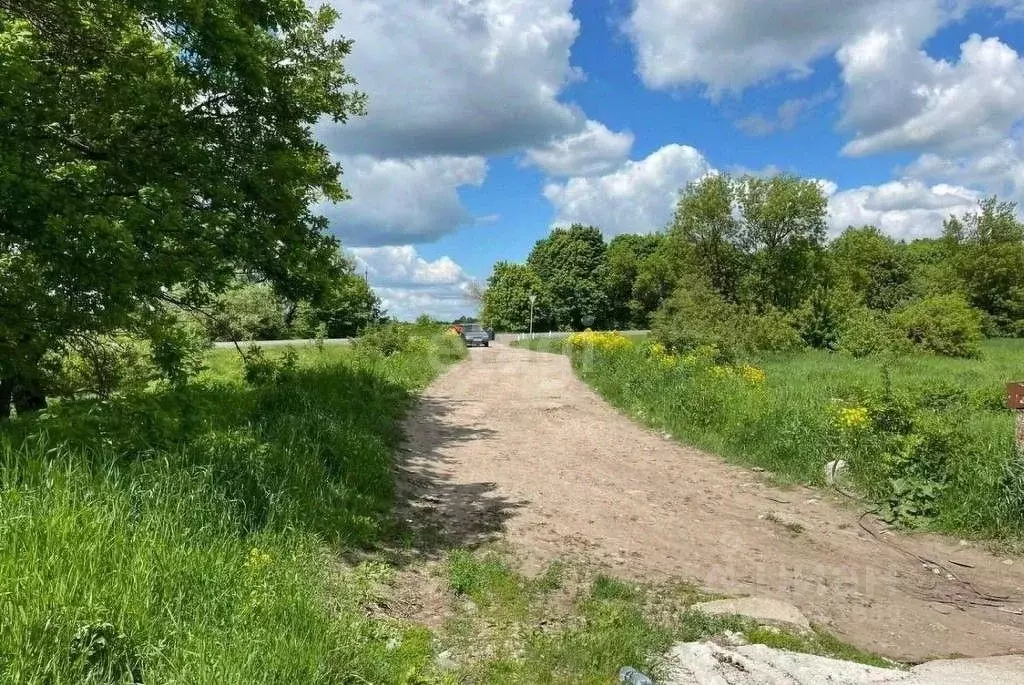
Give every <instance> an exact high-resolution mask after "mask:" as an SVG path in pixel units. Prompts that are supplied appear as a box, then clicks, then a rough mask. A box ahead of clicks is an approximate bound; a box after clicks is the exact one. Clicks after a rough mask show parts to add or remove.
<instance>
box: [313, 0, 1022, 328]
mask: <svg viewBox="0 0 1024 685" xmlns="http://www.w3.org/2000/svg"><path fill="white" fill-rule="evenodd" d="M332 4H333V5H334V6H335V7H336V8H337V9H339V11H340V12H341V15H342V18H341V21H340V23H339V26H338V30H339V32H340V33H341V34H342V35H345V36H346V37H350V38H353V39H354V40H355V46H354V51H353V54H352V56H351V58H350V61H349V67H350V70H351V71H352V73H353V74H354V75H355V77H356V78H357V79H358V81H359V87H360V89H361V90H364V91H366V92H367V93H368V95H369V103H368V114H367V115H366V116H365V117H361V118H359V119H357V120H353V121H351V122H349V123H348V124H347V125H344V126H339V125H327V124H325V125H323V126H321V127H320V128H319V129H318V136H319V137H320V138H321V140H323V141H324V142H325V143H326V144H327V145H328V147H329V149H330V150H331V152H332V153H333V154H334V155H336V157H337V158H338V159H339V160H340V161H341V163H342V165H343V168H344V170H345V173H344V175H343V177H342V182H343V184H344V185H345V186H346V188H348V189H349V191H350V192H351V194H352V199H351V200H349V201H347V202H344V203H341V204H339V205H336V206H329V207H322V208H321V209H322V211H324V213H325V214H326V215H327V216H328V217H329V218H330V220H331V227H332V231H334V232H335V234H337V235H338V236H339V237H340V238H341V240H342V242H343V244H344V245H345V246H346V248H348V249H349V250H350V251H351V253H352V254H353V256H354V257H355V258H356V260H357V263H358V264H359V267H360V268H361V269H363V270H365V271H366V272H367V273H368V275H369V278H370V282H371V284H372V285H373V286H374V287H375V288H376V289H377V291H378V293H379V294H380V295H381V296H382V298H383V299H384V301H385V305H386V306H387V308H388V309H389V311H390V312H391V313H392V314H394V315H397V316H400V317H413V316H416V315H417V314H419V313H422V312H428V313H431V314H434V315H437V316H441V317H454V316H457V315H459V314H462V313H472V312H473V311H474V310H475V306H474V304H473V303H472V301H471V299H470V298H469V297H468V295H467V289H468V287H469V285H470V284H471V283H472V282H473V281H483V280H485V279H486V278H487V276H488V275H489V273H490V269H491V266H492V265H493V263H494V262H495V261H498V260H513V261H519V260H523V259H525V257H526V255H527V254H528V253H529V251H530V249H531V247H532V246H533V244H534V242H536V241H537V240H538V239H539V238H541V237H543V236H544V235H546V234H547V232H548V231H549V230H550V229H551V227H552V226H553V225H556V224H562V223H570V222H573V221H579V222H582V223H590V224H593V225H595V226H598V227H600V228H601V229H602V230H603V231H604V232H605V234H606V236H608V237H609V238H611V237H612V236H614V235H617V234H620V233H629V232H648V231H653V230H659V229H661V228H663V227H664V225H665V223H666V222H667V220H668V219H669V217H670V216H671V211H672V205H673V203H674V198H675V196H676V193H677V192H678V190H679V188H680V187H682V186H684V185H685V184H686V183H687V182H689V181H692V180H695V179H697V178H699V177H701V176H702V175H704V174H707V173H716V172H739V173H742V172H751V173H761V174H765V173H773V172H775V171H779V170H781V171H787V172H794V173H798V174H800V175H803V176H806V177H811V178H815V179H818V180H819V181H820V183H821V184H822V188H823V189H824V190H825V191H826V192H827V193H828V194H829V198H830V223H831V226H832V228H833V230H834V231H838V230H841V229H842V228H843V227H844V226H846V225H849V224H862V223H871V224H875V225H878V226H879V227H880V228H881V229H882V230H884V231H886V232H888V233H890V234H891V235H894V236H896V237H900V238H913V237H917V236H924V235H933V234H935V233H936V232H937V231H938V230H939V229H940V227H941V224H942V220H943V218H945V217H946V216H948V215H949V214H951V213H960V212H963V211H966V210H969V209H970V208H971V207H972V206H973V205H974V204H975V203H976V201H977V199H978V198H979V197H982V196H983V195H985V194H992V193H998V194H999V195H1000V196H1002V197H1005V198H1007V199H1013V200H1020V199H1024V142H1022V139H1021V131H1022V129H1021V126H1020V124H1021V121H1020V120H1021V119H1022V118H1024V116H1022V113H1024V59H1022V57H1021V51H1022V50H1024V22H1021V21H1020V19H1021V18H1024V0H858V2H855V3H854V2H851V3H838V2H836V3H833V2H825V1H823V0H759V1H758V2H752V1H751V0H717V1H716V2H714V3H708V2H706V0H576V1H575V2H573V1H572V0H332Z"/></svg>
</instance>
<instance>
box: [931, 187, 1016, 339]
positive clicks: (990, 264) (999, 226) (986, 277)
mask: <svg viewBox="0 0 1024 685" xmlns="http://www.w3.org/2000/svg"><path fill="white" fill-rule="evenodd" d="M943 243H944V247H945V249H946V253H947V255H949V256H951V262H952V263H951V265H950V266H951V268H952V269H953V270H955V273H956V274H957V275H958V276H959V278H960V280H961V281H962V282H963V284H964V289H965V290H966V293H967V297H968V300H969V301H970V303H971V305H973V306H974V307H977V308H978V309H980V310H981V311H982V312H984V313H985V314H986V315H987V319H988V324H989V328H990V330H991V332H993V333H998V334H1002V335H1006V334H1011V335H1020V334H1022V333H1024V225H1022V224H1021V223H1020V222H1019V221H1018V220H1017V206H1016V204H1014V203H1012V202H999V201H998V200H997V199H996V198H989V199H986V200H983V201H981V203H980V204H979V207H978V210H977V211H975V212H968V213H967V214H965V215H963V216H961V217H952V218H950V219H949V220H948V221H947V222H946V225H945V231H944V234H943Z"/></svg>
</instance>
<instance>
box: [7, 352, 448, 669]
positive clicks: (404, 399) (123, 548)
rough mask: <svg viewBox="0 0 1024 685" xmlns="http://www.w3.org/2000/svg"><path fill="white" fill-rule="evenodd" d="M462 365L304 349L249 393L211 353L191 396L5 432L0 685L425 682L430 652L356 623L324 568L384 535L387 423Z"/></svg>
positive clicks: (331, 569) (391, 628)
mask: <svg viewBox="0 0 1024 685" xmlns="http://www.w3.org/2000/svg"><path fill="white" fill-rule="evenodd" d="M282 354H283V351H275V352H273V353H268V357H270V358H272V357H275V356H277V357H280V356H281V355H282ZM463 354H464V352H463V350H462V348H461V346H447V347H444V348H441V347H439V346H437V345H435V344H433V343H431V344H421V345H419V346H418V347H416V348H415V349H411V350H409V351H406V352H402V353H399V354H396V355H394V356H392V357H390V358H386V359H385V358H382V357H380V356H373V355H362V354H357V353H356V352H354V351H352V350H349V349H346V348H338V347H334V348H325V349H324V350H323V351H317V350H316V349H315V348H307V349H306V350H304V351H303V353H302V354H301V358H300V359H299V363H298V365H297V367H296V368H295V369H294V370H293V371H291V372H288V373H284V374H283V375H282V376H281V377H280V379H279V380H278V381H276V382H270V383H267V384H264V385H263V386H260V387H252V386H250V385H247V384H245V383H243V382H242V380H241V364H240V362H239V359H238V357H237V355H236V354H235V353H234V352H233V351H219V352H215V353H212V356H211V357H210V360H209V369H208V370H207V371H206V372H205V373H204V376H203V378H201V379H200V380H199V381H198V382H197V383H195V384H193V385H192V386H191V387H189V388H186V389H183V390H157V391H154V392H151V393H148V394H145V395H142V396H135V397H130V398H122V399H120V400H114V401H111V402H109V403H99V402H90V401H82V402H77V403H70V404H62V405H58V406H55V407H53V408H52V409H51V410H50V411H48V412H47V413H46V414H44V415H42V416H40V417H38V418H31V419H24V420H17V421H14V422H11V423H10V424H9V425H7V426H6V427H4V428H3V430H2V432H0V617H2V620H0V680H3V681H4V682H18V683H50V684H54V685H56V684H57V683H87V682H95V683H122V682H147V683H170V682H188V683H261V682H263V683H284V682H289V683H341V682H375V683H385V682H387V683H390V682H413V681H414V679H415V678H416V677H418V674H420V673H427V672H430V671H432V669H433V662H432V653H431V651H430V645H429V635H427V634H426V632H425V631H423V630H422V629H415V628H408V627H403V626H401V625H399V624H390V623H389V624H385V623H380V622H373V621H370V620H369V619H367V618H366V617H365V612H363V611H362V609H361V607H360V606H359V605H358V597H357V595H356V594H354V593H353V592H352V591H351V588H350V587H349V586H348V585H345V584H341V585H339V584H338V583H337V581H336V578H337V561H336V560H335V559H336V557H335V555H336V554H337V552H338V550H339V549H341V548H345V547H369V546H372V545H374V544H375V543H377V542H378V541H380V540H382V539H384V538H386V537H387V536H388V535H389V534H390V533H391V528H392V526H391V523H390V518H389V513H390V510H391V504H392V478H391V454H392V449H393V447H394V445H395V442H396V440H397V439H398V438H399V435H398V431H397V423H396V422H397V419H398V418H399V417H400V415H401V414H402V413H403V412H404V410H405V408H406V406H407V405H408V404H409V402H410V400H411V399H412V398H413V396H414V393H415V392H416V391H417V390H418V389H419V388H422V387H423V386H424V385H425V384H426V383H428V382H429V381H430V380H431V379H432V378H433V376H434V375H435V373H436V371H437V369H438V368H440V367H441V366H442V365H443V364H445V363H448V362H450V361H453V360H454V359H457V358H459V357H461V356H462V355H463ZM389 639H392V640H393V641H392V642H391V647H390V648H389V647H388V646H387V645H388V641H389ZM396 645H397V646H396Z"/></svg>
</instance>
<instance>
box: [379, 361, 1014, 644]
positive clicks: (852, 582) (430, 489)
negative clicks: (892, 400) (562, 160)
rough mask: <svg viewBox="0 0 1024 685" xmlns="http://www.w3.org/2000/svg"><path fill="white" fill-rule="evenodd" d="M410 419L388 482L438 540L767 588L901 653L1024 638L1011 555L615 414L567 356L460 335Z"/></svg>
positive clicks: (834, 627)
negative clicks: (891, 524)
mask: <svg viewBox="0 0 1024 685" xmlns="http://www.w3.org/2000/svg"><path fill="white" fill-rule="evenodd" d="M405 429H406V435H407V442H406V447H405V450H404V451H403V455H404V459H403V463H402V464H401V465H400V468H399V477H398V478H399V490H400V493H401V494H402V495H403V496H405V497H407V498H409V505H408V506H409V507H410V508H411V509H410V511H411V512H412V513H411V514H410V516H411V517H412V519H414V520H415V522H416V523H418V524H423V525H431V526H436V527H437V528H438V529H439V530H440V532H441V536H442V537H443V539H444V541H445V544H449V545H468V546H473V545H476V544H480V543H483V542H486V541H490V540H496V539H500V540H505V541H507V542H508V543H509V544H510V545H511V546H512V548H513V549H514V550H515V552H516V554H517V556H519V557H521V558H522V559H524V563H525V564H526V565H527V567H529V566H531V565H533V564H536V565H539V564H541V563H544V562H546V561H548V560H551V559H555V558H560V557H566V556H571V557H580V558H584V559H587V560H590V561H593V562H595V563H599V564H606V565H609V566H611V567H612V571H613V572H614V573H615V574H617V575H621V576H625V577H633V578H642V579H648V580H655V581H658V580H667V579H670V578H674V579H681V580H686V581H691V582H694V583H697V584H699V585H701V586H703V587H705V588H707V589H709V590H712V591H718V592H723V593H732V594H753V595H759V596H766V597H773V598H776V599H780V600H784V601H788V602H791V603H793V604H795V605H796V606H798V607H799V608H800V609H801V610H802V611H803V612H804V613H805V614H806V615H807V616H808V617H809V618H810V619H811V620H812V621H814V622H817V623H819V624H821V625H823V626H825V627H827V628H828V629H829V630H831V631H832V632H834V633H836V634H838V635H839V636H840V637H842V638H843V639H845V640H847V641H849V642H851V643H853V644H855V645H857V646H859V647H862V648H864V649H868V650H871V651H874V652H877V653H881V654H884V655H887V656H890V657H893V658H898V659H902V660H906V661H912V662H918V661H923V660H925V659H928V658H935V657H945V656H951V655H963V656H989V655H997V654H1009V653H1021V652H1024V616H1022V614H1021V612H1022V609H1024V603H1022V602H1024V559H1020V558H1017V559H1007V558H1005V557H998V556H993V555H991V554H989V553H988V552H986V551H985V550H984V549H983V548H982V547H981V546H979V545H976V544H973V543H971V544H967V543H963V542H961V541H958V540H955V539H948V538H941V537H938V536H905V535H893V534H889V533H886V532H884V526H883V525H882V524H881V523H879V522H878V521H875V520H873V519H871V518H864V519H863V521H862V520H861V516H860V514H861V511H860V510H858V509H856V507H855V506H851V505H850V503H848V502H843V501H842V499H841V498H840V497H839V496H838V495H830V494H828V493H825V492H822V491H818V490H813V489H807V488H784V489H780V488H776V487H773V486H771V485H769V484H768V483H767V482H766V480H765V478H764V477H763V476H762V474H759V473H756V472H753V471H750V470H748V469H744V468H741V467H737V466H733V465H729V464H726V463H725V462H723V461H722V460H721V459H720V458H718V457H715V456H713V455H708V454H705V453H702V452H700V451H698V450H695V449H692V448H687V447H685V446H681V445H679V444H676V443H674V442H672V441H670V440H668V439H666V438H665V437H664V436H662V435H661V434H658V433H654V432H651V431H649V430H647V429H645V428H643V427H641V426H639V425H637V424H636V423H634V422H632V421H631V420H630V419H628V418H626V417H625V416H622V415H621V414H619V413H618V412H617V411H616V410H615V409H614V408H612V407H611V406H609V405H608V404H606V403H605V402H604V401H603V400H601V399H600V398H599V397H598V396H597V395H596V394H595V393H594V392H592V391H591V390H590V389H589V388H588V387H587V386H585V385H584V384H583V383H582V382H581V381H579V380H578V379H577V378H576V377H575V376H574V375H573V372H572V369H571V368H570V365H569V361H568V359H566V358H565V357H562V356H558V355H551V354H543V353H537V352H529V351H526V350H518V349H513V348H510V347H507V346H505V345H495V346H494V347H491V348H489V349H475V350H472V351H471V352H470V360H469V361H467V362H464V363H461V364H458V365H456V366H454V367H453V368H451V369H450V370H449V371H447V372H446V373H445V374H444V375H443V376H442V377H441V378H439V379H438V380H437V381H436V382H435V383H434V384H433V385H432V386H431V387H430V388H428V389H427V391H426V392H425V393H424V396H423V398H422V400H421V402H420V404H419V405H418V407H417V408H416V409H415V410H414V411H413V412H412V413H411V414H410V416H409V418H408V420H407V422H406V426H405ZM861 522H863V523H864V525H865V526H867V528H868V529H870V531H874V533H875V535H872V534H871V533H870V532H869V531H868V530H865V528H863V527H862V526H861V525H860V523H861ZM922 558H923V559H925V560H928V561H930V562H934V563H935V564H937V565H936V566H931V565H929V564H927V563H925V562H924V561H922ZM1007 562H1009V563H1007ZM995 597H1006V598H1008V599H1006V600H998V601H997V600H995V599H994V598H995ZM986 605H989V606H986Z"/></svg>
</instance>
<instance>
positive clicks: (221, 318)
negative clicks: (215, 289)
mask: <svg viewBox="0 0 1024 685" xmlns="http://www.w3.org/2000/svg"><path fill="white" fill-rule="evenodd" d="M215 307H216V314H215V315H214V319H213V321H212V322H211V323H210V335H211V337H213V338H214V339H216V340H279V339H282V338H285V337H287V331H286V326H285V320H284V305H283V303H282V302H281V299H280V298H279V297H278V296H277V295H276V294H275V293H274V291H273V290H272V289H271V288H270V286H268V285H261V284H246V285H240V286H238V287H236V288H232V289H231V290H228V291H227V292H225V293H223V294H221V295H220V296H219V297H217V301H216V304H215Z"/></svg>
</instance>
